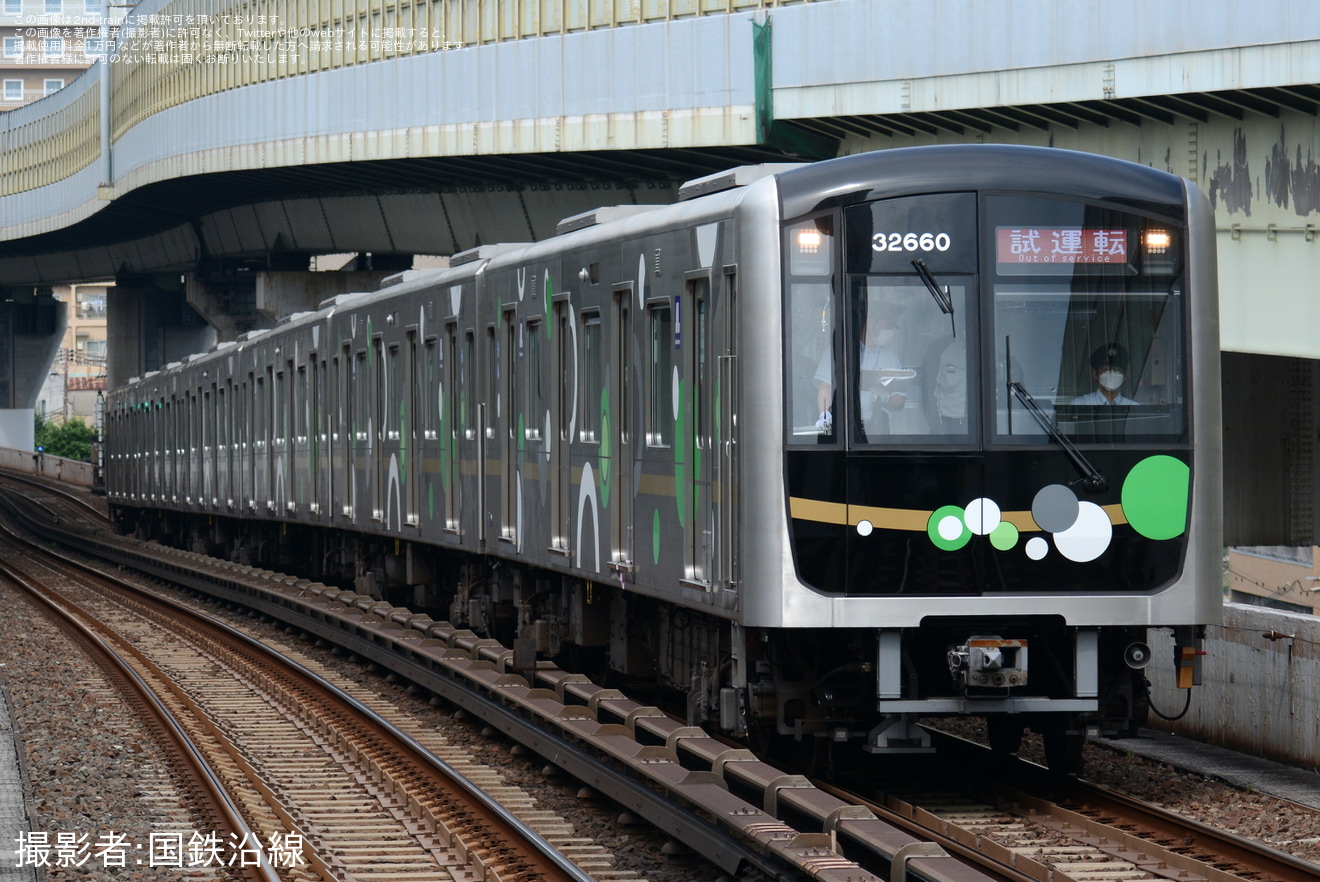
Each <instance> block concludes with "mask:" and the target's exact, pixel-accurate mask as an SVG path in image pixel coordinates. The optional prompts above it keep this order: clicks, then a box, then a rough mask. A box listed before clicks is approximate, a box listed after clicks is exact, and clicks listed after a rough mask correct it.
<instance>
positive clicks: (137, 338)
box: [106, 280, 216, 389]
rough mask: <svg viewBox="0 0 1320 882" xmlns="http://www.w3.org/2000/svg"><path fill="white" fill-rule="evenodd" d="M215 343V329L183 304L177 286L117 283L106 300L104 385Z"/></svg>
mask: <svg viewBox="0 0 1320 882" xmlns="http://www.w3.org/2000/svg"><path fill="white" fill-rule="evenodd" d="M215 341H216V332H215V329H214V328H212V327H211V326H210V325H208V324H207V323H206V320H205V319H203V318H202V317H201V316H200V315H198V314H197V312H196V311H195V310H194V309H193V308H192V307H191V306H189V305H188V302H187V299H186V297H185V294H184V288H183V286H182V285H179V284H175V285H174V286H173V287H158V286H156V285H154V284H152V283H150V282H146V281H142V280H134V281H122V280H121V281H120V282H118V283H117V284H116V285H115V287H113V288H111V289H110V293H109V295H108V297H107V298H106V385H107V386H109V388H111V389H117V388H119V387H120V386H122V385H124V384H125V383H127V382H128V381H129V380H130V379H132V378H133V377H140V376H142V375H143V374H145V373H147V372H149V371H155V370H160V369H161V368H162V367H164V366H165V365H167V364H169V363H170V362H174V361H180V360H181V359H184V358H186V357H188V356H189V355H192V354H193V353H197V352H205V351H206V350H208V349H210V348H211V347H212V346H213V345H215Z"/></svg>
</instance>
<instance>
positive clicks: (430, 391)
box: [420, 337, 445, 441]
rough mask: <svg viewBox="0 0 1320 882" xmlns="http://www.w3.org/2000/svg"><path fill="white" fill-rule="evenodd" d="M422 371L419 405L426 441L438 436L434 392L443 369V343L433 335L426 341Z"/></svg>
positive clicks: (435, 395)
mask: <svg viewBox="0 0 1320 882" xmlns="http://www.w3.org/2000/svg"><path fill="white" fill-rule="evenodd" d="M422 357H423V358H424V359H425V362H426V363H425V367H424V371H425V373H426V378H425V382H424V384H423V386H422V389H421V392H420V395H421V406H422V413H423V415H424V419H425V422H424V423H423V424H422V437H423V438H425V439H426V440H427V441H434V440H436V439H437V438H439V437H440V432H439V427H438V425H437V423H438V422H439V418H440V400H439V395H438V394H436V392H437V390H438V389H439V387H440V376H441V372H442V371H443V370H444V366H445V365H444V360H445V355H444V343H443V342H442V341H440V340H438V339H436V338H435V337H431V338H430V339H428V340H427V341H426V350H425V354H424V355H423V356H422Z"/></svg>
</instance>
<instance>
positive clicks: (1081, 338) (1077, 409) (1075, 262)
mask: <svg viewBox="0 0 1320 882" xmlns="http://www.w3.org/2000/svg"><path fill="white" fill-rule="evenodd" d="M988 214H989V224H988V226H989V232H990V234H991V236H992V240H991V243H990V247H991V248H992V249H993V266H994V268H995V275H994V281H993V287H992V291H993V293H992V298H993V318H992V321H993V324H992V331H991V339H992V341H993V346H994V352H995V355H994V364H995V372H996V378H995V383H994V390H995V391H994V401H995V417H994V431H995V434H996V435H997V436H999V438H1000V440H1002V441H1009V440H1011V441H1015V442H1020V443H1021V442H1025V443H1044V442H1046V440H1047V438H1048V436H1047V433H1046V431H1045V429H1044V428H1043V427H1042V426H1041V424H1040V422H1039V421H1038V420H1037V419H1034V418H1033V417H1032V416H1031V414H1030V413H1029V411H1028V408H1027V406H1024V402H1022V401H1021V400H1020V397H1019V396H1016V395H1015V394H1014V392H1013V388H1012V385H1011V384H1014V383H1018V384H1021V387H1022V389H1023V390H1024V391H1025V393H1026V394H1027V395H1029V396H1030V398H1031V399H1032V401H1033V402H1034V403H1035V404H1036V405H1038V406H1039V407H1040V409H1041V411H1043V412H1044V414H1045V415H1046V416H1047V417H1048V418H1049V419H1050V420H1052V421H1053V424H1054V426H1055V427H1057V429H1058V430H1059V431H1060V432H1061V433H1063V434H1064V435H1065V436H1067V437H1068V438H1070V439H1071V440H1073V441H1076V442H1078V443H1087V442H1096V443H1112V442H1124V441H1141V442H1158V441H1167V442H1177V441H1184V440H1186V433H1187V409H1186V384H1185V371H1184V361H1185V359H1184V351H1183V345H1184V344H1183V341H1184V329H1183V314H1184V312H1183V296H1182V286H1181V274H1182V243H1181V241H1180V238H1179V236H1178V235H1177V232H1176V230H1175V229H1174V227H1173V226H1171V225H1168V224H1164V223H1161V222H1159V221H1156V220H1151V219H1148V218H1143V217H1140V216H1137V215H1132V214H1126V213H1122V212H1116V211H1113V210H1106V209H1100V208H1096V207H1094V206H1087V205H1084V204H1081V203H1071V202H1064V201H1059V200H1042V199H1027V198H1014V197H999V198H994V199H990V200H988Z"/></svg>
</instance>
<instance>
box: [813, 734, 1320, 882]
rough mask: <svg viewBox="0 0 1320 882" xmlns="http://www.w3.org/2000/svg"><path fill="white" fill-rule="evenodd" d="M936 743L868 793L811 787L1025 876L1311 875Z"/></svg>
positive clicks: (1095, 789) (1113, 799)
mask: <svg viewBox="0 0 1320 882" xmlns="http://www.w3.org/2000/svg"><path fill="white" fill-rule="evenodd" d="M936 741H937V743H938V744H939V746H940V761H939V763H938V764H934V763H932V764H929V765H926V764H922V765H918V766H917V767H916V768H915V769H909V770H908V771H907V773H905V774H903V775H897V774H891V775H889V776H887V777H886V778H885V780H884V781H882V782H878V783H877V784H876V785H875V787H874V792H873V793H871V794H861V793H855V792H850V791H845V790H843V789H840V788H836V787H834V786H832V785H830V784H828V783H825V782H818V786H820V787H821V788H822V789H823V790H827V791H829V792H833V793H835V794H836V795H838V796H839V797H840V798H845V799H851V800H856V801H857V802H859V803H861V804H865V805H868V806H870V807H872V808H873V810H875V811H876V812H877V813H878V814H882V815H884V816H887V817H892V818H895V819H903V820H904V821H907V822H909V823H911V824H913V825H914V829H922V830H926V831H928V832H929V834H930V835H931V836H932V837H936V838H939V839H941V841H944V842H945V843H946V847H948V848H950V850H953V851H961V850H962V849H964V848H968V849H976V850H978V851H980V852H982V853H983V854H987V855H990V856H993V857H995V859H996V860H997V861H999V862H1001V863H1003V864H1005V865H1007V866H1012V867H1014V868H1015V869H1019V870H1022V871H1023V872H1025V873H1026V874H1027V876H1029V877H1030V878H1033V879H1041V880H1043V879H1052V880H1078V882H1088V880H1114V882H1127V880H1145V879H1152V880H1154V879H1178V880H1188V882H1234V880H1242V879H1251V880H1260V882H1265V880H1272V882H1293V880H1313V879H1315V878H1316V876H1317V873H1320V867H1317V865H1315V864H1314V863H1311V862H1309V861H1306V860H1302V859H1301V858H1298V857H1294V856H1293V855H1289V854H1286V853H1284V852H1281V851H1279V850H1277V849H1274V848H1272V847H1270V846H1268V845H1265V844H1263V843H1260V842H1255V841H1251V840H1248V839H1246V838H1244V837H1241V836H1237V835H1235V834H1232V833H1229V832H1227V831H1224V830H1219V829H1216V828H1214V827H1211V826H1209V825H1207V824H1202V823H1200V822H1198V821H1195V820H1193V819H1190V818H1186V817H1183V816H1181V815H1178V814H1176V813H1173V812H1169V811H1166V810H1164V809H1161V808H1158V807H1156V806H1153V805H1149V804H1147V803H1144V802H1141V801H1140V800H1136V799H1133V798H1131V797H1127V796H1124V795H1122V794H1118V793H1115V792H1113V791H1111V790H1107V789H1105V788H1102V787H1099V786H1096V785H1093V784H1090V783H1087V782H1085V781H1081V780H1075V779H1066V780H1063V779H1060V778H1058V777H1057V776H1054V775H1051V774H1050V773H1049V772H1048V771H1047V770H1045V769H1043V768H1042V767H1040V766H1037V765H1035V764H1033V763H1029V762H1026V761H1024V760H1019V759H1017V758H1003V757H994V756H992V755H991V754H990V752H989V751H988V750H987V749H985V748H983V747H980V746H978V745H974V744H970V743H968V742H965V741H962V740H961V739H955V738H952V737H951V736H947V735H943V734H937V736H936ZM950 769H958V770H961V771H959V773H958V774H956V775H954V774H950V772H949V770H950ZM971 769H976V770H984V771H981V772H968V771H967V770H971ZM896 779H898V780H896Z"/></svg>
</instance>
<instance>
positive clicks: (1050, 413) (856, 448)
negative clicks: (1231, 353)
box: [107, 147, 1219, 751]
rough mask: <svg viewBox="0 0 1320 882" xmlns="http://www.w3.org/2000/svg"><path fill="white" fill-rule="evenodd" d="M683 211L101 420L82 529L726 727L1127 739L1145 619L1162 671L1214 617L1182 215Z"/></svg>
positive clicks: (1201, 252) (500, 270)
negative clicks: (345, 595)
mask: <svg viewBox="0 0 1320 882" xmlns="http://www.w3.org/2000/svg"><path fill="white" fill-rule="evenodd" d="M683 192H684V195H685V197H686V198H685V199H684V200H683V201H680V202H679V203H677V204H675V205H672V206H664V207H644V208H643V207H623V208H613V209H602V210H600V211H598V212H592V213H589V214H588V215H584V216H579V217H577V218H572V219H569V220H568V221H566V222H565V223H564V224H563V225H562V226H561V232H560V235H558V236H556V237H554V238H552V239H549V240H546V241H543V242H539V243H534V244H524V245H508V246H487V247H483V248H480V249H475V250H474V251H472V252H468V253H465V254H463V255H459V256H458V257H457V258H456V259H455V260H454V261H453V263H452V265H451V266H450V267H449V268H448V269H444V270H436V271H429V272H426V273H405V274H402V275H401V276H400V277H397V278H396V279H395V280H393V281H392V283H391V284H390V285H388V286H386V287H384V288H383V289H382V290H380V291H378V292H371V293H364V294H357V295H350V296H345V297H339V298H336V299H335V300H334V301H332V302H329V303H327V304H325V305H323V307H322V308H321V309H319V310H318V311H316V312H313V313H309V314H303V315H298V316H294V317H292V318H291V319H289V320H288V321H286V322H285V323H283V324H281V325H280V326H279V327H277V328H275V329H272V330H270V331H265V332H260V333H256V334H251V335H248V336H247V337H246V338H245V339H242V340H240V341H238V342H236V343H234V344H231V345H226V346H222V347H219V348H217V349H216V350H215V351H213V352H211V353H207V354H204V355H199V356H194V357H193V358H191V359H189V360H188V361H187V362H185V363H182V364H179V365H173V366H171V367H169V368H168V369H166V370H164V371H161V372H159V373H156V374H153V375H148V376H147V377H143V378H141V379H139V380H137V381H135V382H134V383H132V384H130V385H129V386H128V387H126V388H125V389H122V390H117V391H116V392H115V393H114V394H113V396H112V404H111V407H110V409H109V411H108V414H109V421H108V428H107V435H108V442H109V445H110V449H111V454H110V457H109V461H108V464H107V484H108V486H109V490H110V495H111V501H112V504H113V505H114V507H115V510H116V512H117V513H118V515H119V517H120V519H121V523H123V525H124V526H125V528H133V529H137V530H139V531H141V532H144V533H150V534H153V535H156V536H158V537H160V538H162V539H166V540H168V541H173V542H177V543H180V544H189V545H192V546H193V547H198V548H204V549H206V550H210V551H213V552H214V551H218V550H221V549H224V550H225V552H226V553H227V554H229V555H230V556H232V557H234V558H235V559H242V560H249V561H252V562H260V563H264V564H267V565H279V566H284V567H293V566H300V567H301V568H302V569H303V570H307V571H310V574H312V575H315V576H317V577H319V578H324V579H337V580H339V581H341V582H343V583H345V584H346V585H349V586H351V587H354V588H355V589H356V590H357V591H359V592H362V593H365V594H368V595H371V596H379V597H384V598H387V599H389V600H391V601H393V602H398V603H401V604H406V605H411V606H416V607H420V608H424V609H426V610H427V611H433V612H437V613H439V614H442V615H444V616H446V617H448V618H449V619H450V620H451V621H453V622H455V623H456V624H463V625H465V626H467V627H470V628H472V629H474V630H477V631H479V632H481V633H487V634H490V635H492V636H497V637H500V638H501V639H508V640H509V641H511V642H518V643H519V645H520V646H521V647H522V648H523V650H524V651H535V652H539V653H543V654H548V655H551V654H552V655H560V656H573V657H578V658H580V659H581V660H583V661H584V662H585V663H590V664H594V665H596V666H597V667H599V668H600V669H601V670H610V671H613V672H616V673H617V674H621V675H624V676H628V677H634V678H644V679H646V680H649V681H653V682H655V683H656V684H658V685H660V686H662V687H664V688H666V689H667V690H670V691H672V692H673V693H675V694H676V695H678V696H680V697H681V698H682V702H681V705H682V706H683V707H684V708H685V712H686V713H687V714H688V715H689V717H690V718H691V719H692V721H693V722H701V723H708V724H711V725H715V726H718V727H720V728H724V729H727V730H729V731H732V732H736V733H740V734H743V733H747V732H749V731H752V730H762V731H766V732H774V733H777V734H779V735H781V736H787V737H792V738H798V739H820V740H828V741H849V742H854V743H859V744H861V745H863V746H864V747H866V748H867V749H869V750H873V751H883V750H906V749H914V748H919V747H921V745H922V736H921V733H920V730H918V729H916V728H915V727H914V726H913V721H914V720H915V719H917V718H918V717H921V716H929V715H941V714H953V715H976V716H986V717H987V718H992V719H994V720H995V721H996V722H995V723H993V724H992V727H991V731H992V734H993V736H994V740H995V742H996V743H997V744H998V745H1000V746H1001V747H1002V746H1006V745H1010V744H1012V743H1013V742H1014V740H1015V733H1016V732H1017V731H1018V730H1020V726H1019V725H1018V722H1017V721H1019V720H1021V721H1025V722H1026V723H1028V724H1030V725H1035V726H1036V727H1037V728H1039V729H1041V730H1043V731H1047V732H1052V733H1055V735H1054V737H1053V741H1054V742H1055V743H1056V745H1057V744H1058V743H1070V742H1067V738H1070V737H1073V736H1075V734H1076V733H1077V732H1078V731H1080V730H1081V729H1082V728H1085V727H1090V726H1097V727H1106V728H1123V727H1127V726H1131V725H1133V724H1134V722H1135V721H1138V720H1140V719H1142V718H1143V716H1144V713H1145V709H1146V704H1147V696H1146V692H1147V690H1146V684H1145V675H1144V673H1142V671H1141V665H1139V664H1136V663H1135V661H1134V660H1135V658H1136V657H1137V656H1140V655H1141V653H1140V652H1134V651H1132V650H1131V647H1134V646H1142V645H1144V642H1145V641H1146V631H1147V629H1148V628H1152V627H1172V628H1175V629H1176V633H1177V636H1178V643H1179V646H1180V653H1181V652H1182V651H1183V650H1186V651H1187V653H1189V654H1188V655H1187V658H1188V659H1192V658H1194V653H1195V651H1196V649H1197V646H1198V631H1197V628H1198V626H1201V625H1204V624H1206V623H1208V622H1212V621H1214V620H1215V619H1216V617H1217V615H1218V612H1217V608H1216V605H1217V602H1218V590H1217V587H1216V581H1215V578H1214V573H1215V567H1216V566H1217V548H1218V542H1219V529H1218V523H1219V522H1218V489H1217V482H1218V456H1219V450H1218V441H1217V437H1216V433H1217V420H1218V397H1217V396H1218V389H1217V360H1218V350H1217V345H1218V344H1217V337H1216V325H1215V299H1216V292H1215V284H1214V254H1213V226H1212V219H1211V218H1210V215H1209V210H1208V206H1207V205H1206V204H1205V200H1204V197H1202V196H1200V195H1199V194H1198V193H1196V192H1195V191H1194V189H1192V188H1191V187H1190V185H1187V184H1186V183H1185V182H1183V181H1181V180H1180V179H1177V178H1174V177H1173V176H1171V175H1167V174H1164V173H1160V172H1155V171H1152V170H1150V169H1146V168H1142V167H1138V166H1133V165H1130V164H1127V163H1120V162H1117V161H1114V160H1106V159H1102V158H1099V157H1089V156H1083V155H1080V154H1070V153H1067V152H1064V151H1054V150H1032V149H1025V148H996V147H983V148H932V149H916V150H900V151H888V152H884V153H879V154H867V155H863V156H857V157H848V158H845V159H841V160H835V161H830V162H824V163H818V164H814V165H809V166H802V167H800V168H792V167H763V168H760V169H742V170H738V171H736V172H733V173H730V174H729V175H726V176H715V177H712V178H711V179H707V180H703V181H700V182H694V184H693V185H691V186H689V187H687V188H685V190H684V191H683ZM1097 360H1098V361H1097ZM1143 661H1144V659H1143ZM1192 668H1193V665H1192V664H1191V662H1188V661H1184V663H1183V667H1182V668H1181V669H1180V670H1179V676H1180V677H1183V678H1185V677H1187V676H1191V677H1192V678H1193V679H1194V675H1193V674H1187V673H1185V672H1187V671H1191V670H1192ZM1180 685H1182V683H1180ZM1186 685H1191V684H1190V682H1188V683H1187V684H1186ZM1060 739H1063V741H1062V742H1061V741H1060Z"/></svg>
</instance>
